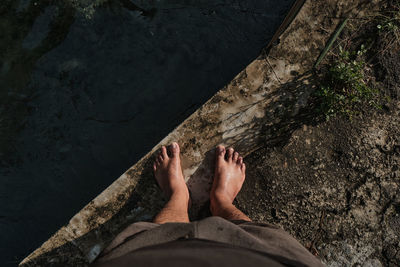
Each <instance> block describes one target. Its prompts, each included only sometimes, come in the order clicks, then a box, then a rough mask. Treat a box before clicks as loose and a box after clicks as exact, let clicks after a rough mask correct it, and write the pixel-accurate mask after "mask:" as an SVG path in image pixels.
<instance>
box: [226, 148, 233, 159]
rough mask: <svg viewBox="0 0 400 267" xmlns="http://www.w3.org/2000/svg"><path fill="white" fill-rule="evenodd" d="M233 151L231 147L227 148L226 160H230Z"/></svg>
mask: <svg viewBox="0 0 400 267" xmlns="http://www.w3.org/2000/svg"><path fill="white" fill-rule="evenodd" d="M233 152H234V150H233V148H231V147H230V148H229V149H228V156H227V159H228V161H232V156H233Z"/></svg>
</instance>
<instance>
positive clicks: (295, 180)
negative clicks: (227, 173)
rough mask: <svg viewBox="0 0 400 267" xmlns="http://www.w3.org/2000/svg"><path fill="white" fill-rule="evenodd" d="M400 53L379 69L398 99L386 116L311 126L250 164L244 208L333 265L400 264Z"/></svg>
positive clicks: (380, 62) (366, 114)
mask: <svg viewBox="0 0 400 267" xmlns="http://www.w3.org/2000/svg"><path fill="white" fill-rule="evenodd" d="M377 43H378V44H381V45H383V44H384V43H385V42H384V41H382V40H378V42H377ZM378 50H379V48H378ZM380 51H383V50H382V49H380ZM399 51H400V50H399V47H398V45H397V46H396V45H395V46H392V47H391V49H386V51H385V52H384V53H380V54H379V55H378V57H377V58H375V59H374V61H373V64H372V68H371V69H373V70H374V71H373V74H370V75H371V78H372V80H374V81H375V86H377V87H378V88H379V89H380V90H381V91H382V92H383V91H384V92H386V94H389V95H390V96H391V97H392V100H391V101H390V103H387V104H386V105H385V106H384V107H383V109H382V110H372V109H371V108H365V109H363V110H362V112H361V114H359V115H357V116H355V117H354V118H353V119H352V120H349V119H347V118H344V117H340V116H338V117H336V118H334V119H331V120H330V121H325V122H320V123H314V125H310V124H308V123H304V124H303V125H302V126H300V127H298V129H295V130H294V131H293V132H292V133H291V135H290V136H289V138H288V139H286V140H283V141H282V142H280V143H279V144H278V145H274V146H271V145H265V146H264V147H263V148H261V149H260V150H258V151H256V152H254V153H252V154H251V155H249V156H248V157H247V158H246V162H247V164H248V174H247V180H246V182H245V185H244V188H243V190H242V192H241V193H240V194H239V196H238V198H237V205H238V207H240V208H241V209H242V210H244V211H245V212H246V213H247V214H249V216H250V217H251V218H252V219H254V220H260V221H267V222H270V223H275V224H278V225H280V226H282V227H283V228H284V229H285V230H287V231H288V232H289V233H291V234H292V235H293V236H295V237H296V238H297V239H298V240H299V241H300V242H301V243H302V244H303V245H304V246H306V247H307V248H308V249H309V250H310V251H311V252H312V253H314V254H315V255H318V256H319V257H320V258H321V260H322V261H323V262H324V263H326V264H327V265H328V266H399V265H400V249H399V248H400V170H399V166H400V101H399V100H398V99H399V89H398V83H396V81H398V80H399V77H400V75H399V74H400V73H399V69H398V68H393V67H390V66H395V65H396V64H398V62H400V57H399ZM266 143H268V142H266Z"/></svg>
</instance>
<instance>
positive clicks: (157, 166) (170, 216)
mask: <svg viewBox="0 0 400 267" xmlns="http://www.w3.org/2000/svg"><path fill="white" fill-rule="evenodd" d="M168 150H169V151H168V152H169V153H168V152H167V148H166V147H165V146H163V147H162V148H161V153H160V154H159V155H158V157H157V159H156V160H155V162H154V164H153V169H154V175H155V177H156V180H157V182H158V184H159V186H160V187H161V189H162V190H163V192H164V194H165V195H166V197H167V198H168V202H167V204H166V205H165V206H164V208H163V209H162V210H161V211H160V213H158V215H157V216H156V217H155V218H154V222H155V223H159V224H163V223H167V222H189V215H188V204H189V191H188V188H187V186H186V183H185V179H184V178H183V174H182V168H181V161H180V156H179V153H180V150H179V146H178V144H177V143H172V144H171V145H170V146H169V147H168Z"/></svg>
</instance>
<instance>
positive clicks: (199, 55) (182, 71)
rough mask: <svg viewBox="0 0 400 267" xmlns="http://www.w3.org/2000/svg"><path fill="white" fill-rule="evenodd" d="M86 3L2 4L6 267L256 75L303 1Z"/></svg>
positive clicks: (0, 115) (1, 201)
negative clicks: (256, 64)
mask: <svg viewBox="0 0 400 267" xmlns="http://www.w3.org/2000/svg"><path fill="white" fill-rule="evenodd" d="M86 2H87V3H90V2H91V1H84V0H82V1H77V0H74V1H73V0H63V1H61V0H60V1H50V0H47V1H29V0H24V1H22V0H21V1H17V0H3V1H2V2H1V3H0V104H1V106H0V134H1V136H0V137H1V138H0V240H1V241H0V242H1V243H0V258H1V260H2V261H3V263H5V264H6V265H10V266H13V265H16V264H17V263H18V262H19V261H20V260H21V259H22V258H24V257H25V256H26V255H27V254H29V253H30V252H31V251H32V250H34V249H35V248H37V247H38V246H39V245H41V243H42V242H44V241H45V240H47V239H48V238H49V237H50V236H51V235H52V234H53V233H54V232H55V231H56V230H57V229H58V228H60V227H61V226H62V225H64V224H66V223H67V222H68V220H69V219H70V218H71V217H72V216H73V215H74V214H75V213H76V212H78V211H79V210H80V209H81V208H82V207H83V206H84V205H85V204H87V203H88V202H89V201H90V200H91V199H93V198H94V197H95V196H96V195H98V194H99V193H100V192H101V191H102V190H104V189H105V188H106V187H107V186H108V185H110V184H111V183H112V182H113V181H114V180H115V179H117V178H118V177H119V176H120V175H121V174H122V173H123V172H124V171H125V170H126V169H127V168H129V167H130V166H131V165H133V164H134V163H135V162H136V161H137V160H139V159H140V158H141V157H142V156H143V155H144V154H145V153H146V152H147V151H148V150H149V149H151V148H152V147H153V146H154V145H155V144H157V143H158V142H159V141H160V140H161V139H162V138H163V137H164V136H165V135H166V134H168V133H169V132H170V131H171V130H173V128H174V127H176V126H177V125H178V124H179V123H181V122H182V121H183V120H184V119H185V118H186V117H187V116H189V115H190V114H191V113H192V112H193V111H195V110H196V109H197V108H198V107H199V106H200V105H202V104H203V103H204V102H205V101H206V100H207V99H209V98H210V97H211V96H212V95H213V94H214V93H215V92H217V91H218V90H219V89H220V88H221V87H223V86H224V85H225V84H227V83H228V82H229V81H230V80H231V79H232V78H233V77H234V76H235V75H236V74H237V73H239V72H240V71H241V70H242V69H243V68H244V67H245V66H246V65H247V64H249V63H250V62H251V61H252V60H253V59H254V58H255V57H256V56H257V55H258V54H259V52H260V50H261V49H262V48H263V47H264V46H265V45H266V44H267V43H268V41H269V40H270V38H271V37H272V35H273V33H274V32H275V30H276V28H277V27H278V26H279V25H280V23H281V22H282V20H283V18H284V16H285V14H286V12H287V11H288V9H289V8H290V5H291V4H292V3H293V2H294V1H292V0H268V1H266V0H252V1H251V0H249V1H239V0H238V1H233V0H229V1H228V0H226V1H204V0H203V1H199V0H197V1H189V0H185V1H179V0H175V1H163V0H160V1H130V0H114V1H97V2H98V3H99V4H98V5H97V6H89V5H88V4H85V3H86ZM85 8H86V9H85ZM201 130H202V129H198V131H199V132H200V131H201ZM1 265H2V266H4V264H1Z"/></svg>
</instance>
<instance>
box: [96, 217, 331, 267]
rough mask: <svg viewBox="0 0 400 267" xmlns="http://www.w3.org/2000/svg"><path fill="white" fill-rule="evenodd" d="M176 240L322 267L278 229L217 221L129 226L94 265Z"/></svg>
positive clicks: (287, 263) (282, 261) (140, 223)
mask: <svg viewBox="0 0 400 267" xmlns="http://www.w3.org/2000/svg"><path fill="white" fill-rule="evenodd" d="M177 240H203V241H212V242H218V243H219V244H226V245H229V246H230V247H235V248H241V249H245V250H248V251H253V252H257V253H263V255H269V256H270V257H272V258H274V259H275V260H276V259H277V261H278V262H279V263H281V264H283V265H294V266H301V265H302V266H323V264H322V263H321V261H320V260H319V259H317V258H316V257H315V256H313V255H312V254H311V253H310V252H309V251H308V250H307V249H305V248H304V247H303V246H302V245H301V244H300V243H299V242H298V241H297V240H296V239H294V238H293V237H291V236H290V235H289V234H288V233H286V232H285V231H283V230H282V229H280V228H279V227H276V226H274V225H270V224H265V223H255V222H244V221H240V222H238V221H236V222H231V221H227V220H225V219H223V218H221V217H208V218H206V219H203V220H201V221H195V222H191V223H166V224H162V225H159V224H155V223H149V222H138V223H133V224H131V225H130V226H128V227H127V228H126V229H125V230H124V231H122V232H121V233H120V234H119V235H118V236H117V237H116V238H115V239H114V240H113V241H112V243H111V244H110V245H109V246H108V247H107V248H106V249H105V250H104V251H103V253H102V254H101V255H100V257H99V258H98V259H97V260H96V262H95V264H99V265H101V266H107V265H105V263H107V262H112V261H113V260H115V259H117V258H121V257H123V256H124V255H127V254H129V253H132V252H133V251H138V250H141V249H143V248H148V247H152V246H153V247H154V246H157V245H161V244H165V243H169V242H173V241H177ZM188 244H189V242H188ZM175 247H176V246H175ZM276 266H278V265H276Z"/></svg>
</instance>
